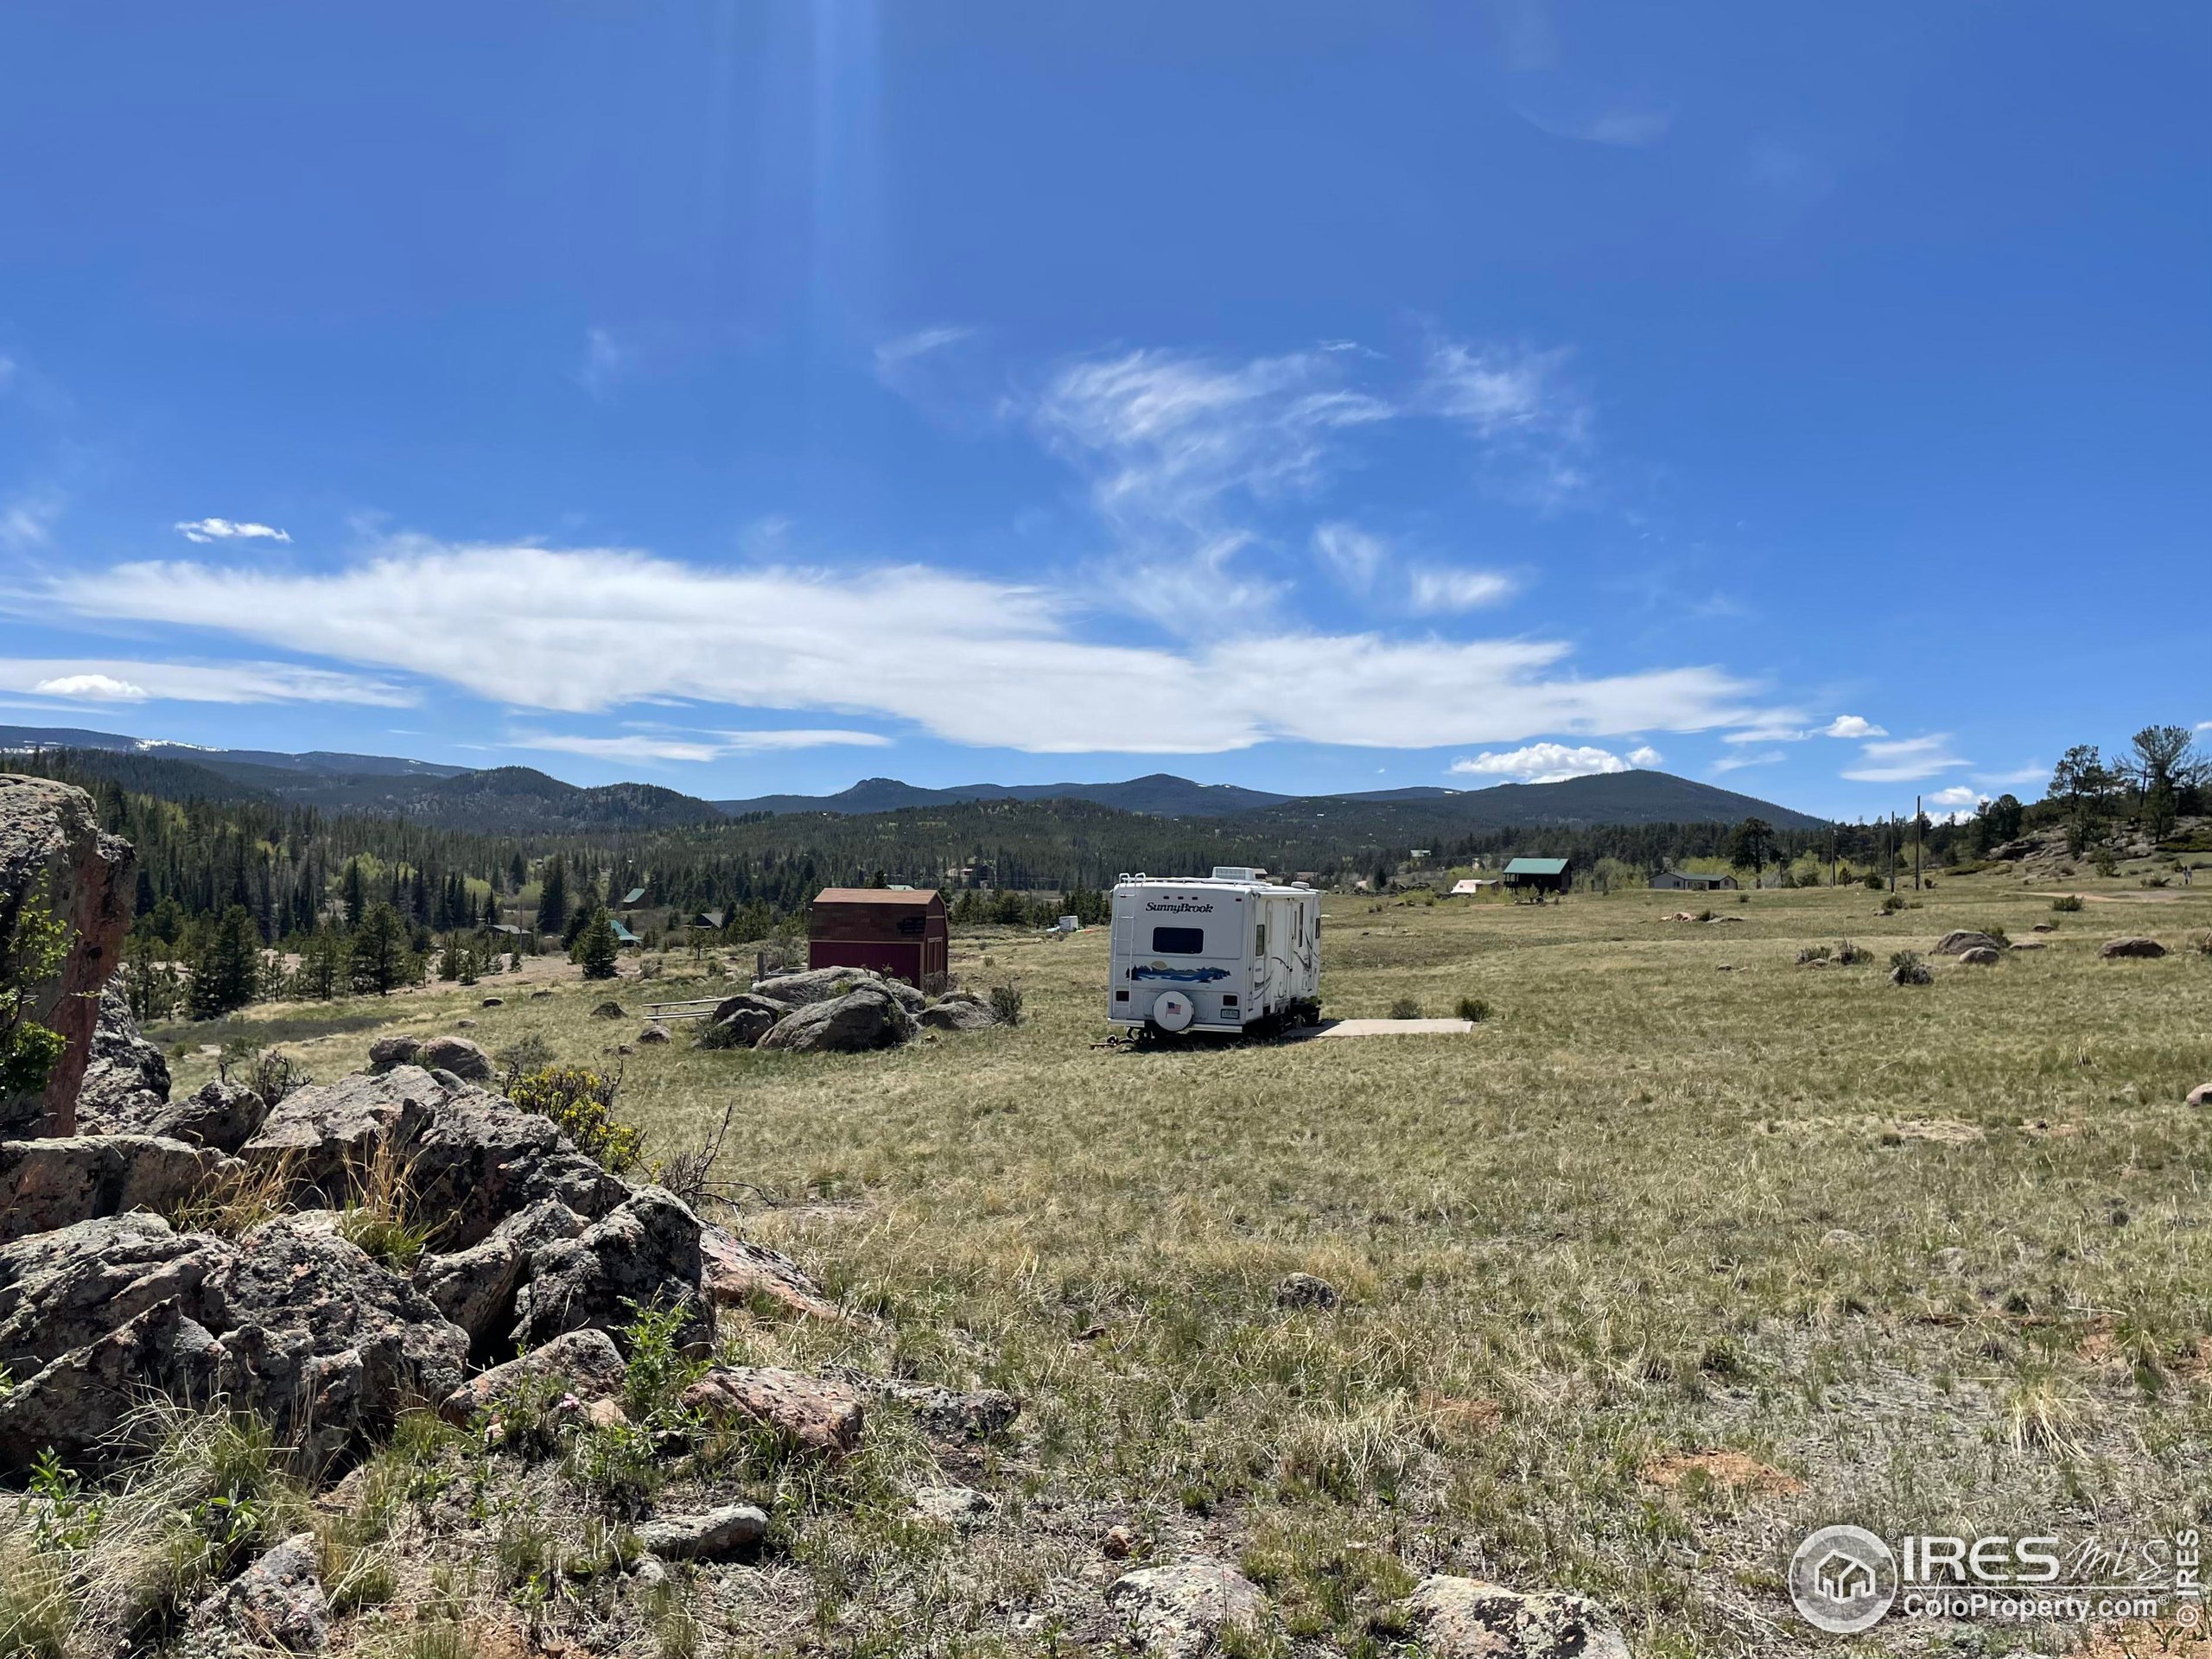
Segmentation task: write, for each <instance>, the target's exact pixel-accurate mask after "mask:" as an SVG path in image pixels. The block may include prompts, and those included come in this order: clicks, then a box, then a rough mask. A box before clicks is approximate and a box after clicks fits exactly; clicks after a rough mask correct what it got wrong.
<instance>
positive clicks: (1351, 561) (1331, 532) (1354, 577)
mask: <svg viewBox="0 0 2212 1659" xmlns="http://www.w3.org/2000/svg"><path fill="white" fill-rule="evenodd" d="M1313 551H1314V552H1315V553H1316V554H1317V555H1319V557H1320V559H1321V561H1322V563H1325V564H1326V565H1327V566H1328V567H1329V568H1330V569H1332V570H1333V571H1335V572H1336V574H1337V577H1338V580H1339V581H1340V582H1343V583H1344V585H1345V586H1346V587H1348V588H1371V587H1373V586H1374V585H1375V579H1376V576H1378V575H1381V574H1382V571H1383V566H1384V565H1385V564H1387V563H1389V558H1390V550H1389V547H1388V546H1386V545H1385V544H1384V543H1383V538H1382V537H1379V536H1373V535H1370V534H1369V533H1368V532H1367V531H1363V530H1362V529H1360V528H1359V527H1358V526H1357V524H1340V523H1331V524H1316V525H1315V526H1314V527H1313Z"/></svg>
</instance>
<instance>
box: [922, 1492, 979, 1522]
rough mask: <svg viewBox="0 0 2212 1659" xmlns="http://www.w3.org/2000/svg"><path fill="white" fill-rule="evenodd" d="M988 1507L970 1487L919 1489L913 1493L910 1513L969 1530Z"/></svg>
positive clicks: (926, 1519)
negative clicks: (965, 1527)
mask: <svg viewBox="0 0 2212 1659" xmlns="http://www.w3.org/2000/svg"><path fill="white" fill-rule="evenodd" d="M991 1507H992V1505H991V1500H990V1499H989V1498H988V1497H986V1496H985V1495H984V1494H983V1493H982V1492H979V1491H976V1489H975V1488H974V1487H972V1486H922V1487H918V1488H917V1489H916V1490H915V1492H914V1513H915V1514H917V1515H918V1516H921V1517H922V1518H923V1519H924V1520H925V1521H940V1522H944V1524H945V1525H946V1526H949V1527H959V1526H972V1525H974V1524H975V1523H976V1522H978V1521H980V1520H982V1518H983V1516H986V1515H988V1513H990V1510H991Z"/></svg>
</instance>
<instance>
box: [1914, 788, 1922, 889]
mask: <svg viewBox="0 0 2212 1659" xmlns="http://www.w3.org/2000/svg"><path fill="white" fill-rule="evenodd" d="M1920 823H1921V811H1920V797H1919V796H1917V795H1916V796H1914V797H1913V798H1912V890H1913V891H1914V892H1915V893H1918V892H1919V891H1920Z"/></svg>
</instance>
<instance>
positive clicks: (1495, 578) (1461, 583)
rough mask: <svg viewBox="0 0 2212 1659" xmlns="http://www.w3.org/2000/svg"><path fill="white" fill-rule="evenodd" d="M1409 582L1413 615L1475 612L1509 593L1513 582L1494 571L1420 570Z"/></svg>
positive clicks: (1506, 596)
mask: <svg viewBox="0 0 2212 1659" xmlns="http://www.w3.org/2000/svg"><path fill="white" fill-rule="evenodd" d="M1411 580H1412V596H1413V607H1414V609H1415V610H1417V611H1472V610H1479V609H1480V608H1481V607H1484V606H1485V605H1495V604H1497V602H1498V601H1500V600H1502V599H1506V598H1509V597H1510V596H1511V594H1512V593H1513V579H1512V578H1511V577H1510V576H1507V575H1501V574H1500V573H1499V572H1497V571H1496V570H1446V569H1421V570H1415V571H1414V572H1412V577H1411Z"/></svg>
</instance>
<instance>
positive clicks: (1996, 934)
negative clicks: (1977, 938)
mask: <svg viewBox="0 0 2212 1659" xmlns="http://www.w3.org/2000/svg"><path fill="white" fill-rule="evenodd" d="M1981 931H1983V932H1985V933H1986V934H1987V935H1989V937H1990V938H1993V939H1994V940H1996V941H1997V943H1998V944H1999V945H2000V946H2001V947H2002V948H2004V949H2005V950H2011V949H2012V935H2011V934H2009V933H2007V932H2005V930H2004V929H2003V928H2001V927H1985V928H1983V929H1982V930H1981Z"/></svg>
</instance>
